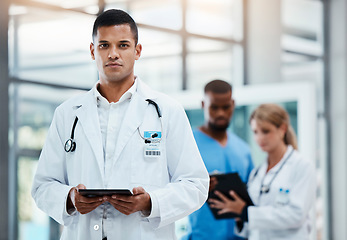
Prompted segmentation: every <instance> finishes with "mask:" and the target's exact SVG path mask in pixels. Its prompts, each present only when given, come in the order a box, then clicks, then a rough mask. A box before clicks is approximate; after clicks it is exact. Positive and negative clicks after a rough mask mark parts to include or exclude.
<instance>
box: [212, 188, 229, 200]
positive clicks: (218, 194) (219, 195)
mask: <svg viewBox="0 0 347 240" xmlns="http://www.w3.org/2000/svg"><path fill="white" fill-rule="evenodd" d="M214 193H215V194H216V195H217V196H218V197H219V198H220V199H221V200H222V201H223V202H227V201H230V200H229V199H228V198H227V197H226V196H224V194H223V193H221V192H218V191H215V192H214Z"/></svg>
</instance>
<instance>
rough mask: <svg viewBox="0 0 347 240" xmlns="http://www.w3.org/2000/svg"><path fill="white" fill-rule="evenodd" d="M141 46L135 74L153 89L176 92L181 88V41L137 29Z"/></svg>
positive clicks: (155, 32) (175, 37) (152, 31)
mask: <svg viewBox="0 0 347 240" xmlns="http://www.w3.org/2000/svg"><path fill="white" fill-rule="evenodd" d="M139 42H140V43H141V44H142V46H143V48H142V54H141V58H140V60H139V61H138V62H137V63H136V64H135V73H136V75H138V76H139V77H140V78H141V79H142V80H143V81H144V82H146V83H147V84H149V85H150V86H151V87H153V88H154V89H157V90H160V91H163V92H176V91H179V90H180V89H181V88H182V57H181V52H182V44H181V43H182V41H181V38H180V37H179V36H178V35H175V34H170V33H164V32H159V31H155V30H149V29H145V28H140V29H139Z"/></svg>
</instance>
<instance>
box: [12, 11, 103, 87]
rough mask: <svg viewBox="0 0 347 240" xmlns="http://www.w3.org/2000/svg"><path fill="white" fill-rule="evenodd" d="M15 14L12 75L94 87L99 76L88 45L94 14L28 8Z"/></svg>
mask: <svg viewBox="0 0 347 240" xmlns="http://www.w3.org/2000/svg"><path fill="white" fill-rule="evenodd" d="M27 10H28V12H27V14H24V15H16V16H14V17H12V19H11V21H12V24H11V26H12V27H15V29H12V30H11V33H13V34H14V36H12V38H13V43H12V44H11V47H12V48H13V49H12V52H13V53H14V54H12V55H10V57H11V59H10V62H11V63H12V64H11V69H10V72H11V75H12V76H15V77H18V78H21V79H25V80H31V81H38V82H47V83H54V84H61V85H66V86H74V87H91V86H92V85H93V84H94V82H95V81H96V80H97V73H96V68H95V64H94V63H93V61H92V60H91V57H90V53H89V45H90V43H91V41H92V26H93V20H94V17H92V16H89V15H85V14H84V15H83V14H79V13H71V12H56V11H53V12H51V11H49V10H43V9H38V8H27Z"/></svg>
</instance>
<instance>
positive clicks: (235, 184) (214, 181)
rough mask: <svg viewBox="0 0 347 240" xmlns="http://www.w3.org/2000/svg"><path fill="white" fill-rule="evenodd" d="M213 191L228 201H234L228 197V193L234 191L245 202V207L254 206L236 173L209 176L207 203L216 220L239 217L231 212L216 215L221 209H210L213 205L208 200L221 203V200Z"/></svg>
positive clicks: (244, 185) (245, 187)
mask: <svg viewBox="0 0 347 240" xmlns="http://www.w3.org/2000/svg"><path fill="white" fill-rule="evenodd" d="M215 191H218V192H220V193H222V194H223V195H224V196H225V197H227V198H228V199H230V200H234V199H233V198H232V196H230V191H234V192H235V193H236V194H237V195H238V196H239V197H240V198H241V199H242V200H243V201H245V203H246V206H252V205H254V204H253V202H252V200H251V198H250V197H249V195H248V192H247V186H246V184H245V183H244V182H242V180H241V178H240V176H239V175H238V173H228V174H216V175H211V188H210V192H209V197H208V200H207V203H208V205H209V207H210V210H211V211H212V214H213V216H214V217H215V218H216V219H225V218H236V217H239V215H238V214H236V213H232V212H227V213H223V214H218V212H219V211H220V210H221V209H217V208H214V207H212V206H211V205H214V204H211V202H210V199H217V200H219V201H223V199H221V198H220V197H219V196H217V195H216V193H215Z"/></svg>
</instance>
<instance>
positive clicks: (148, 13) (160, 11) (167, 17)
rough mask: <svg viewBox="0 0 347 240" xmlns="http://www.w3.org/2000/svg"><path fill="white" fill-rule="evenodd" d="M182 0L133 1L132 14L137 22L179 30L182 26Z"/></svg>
mask: <svg viewBox="0 0 347 240" xmlns="http://www.w3.org/2000/svg"><path fill="white" fill-rule="evenodd" d="M180 3H181V1H180V0H166V1H162V0H146V1H134V2H131V15H132V17H133V18H134V19H135V21H136V22H138V23H141V24H148V25H151V26H156V27H163V28H170V29H175V30H179V29H181V28H182V9H181V5H180Z"/></svg>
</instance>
